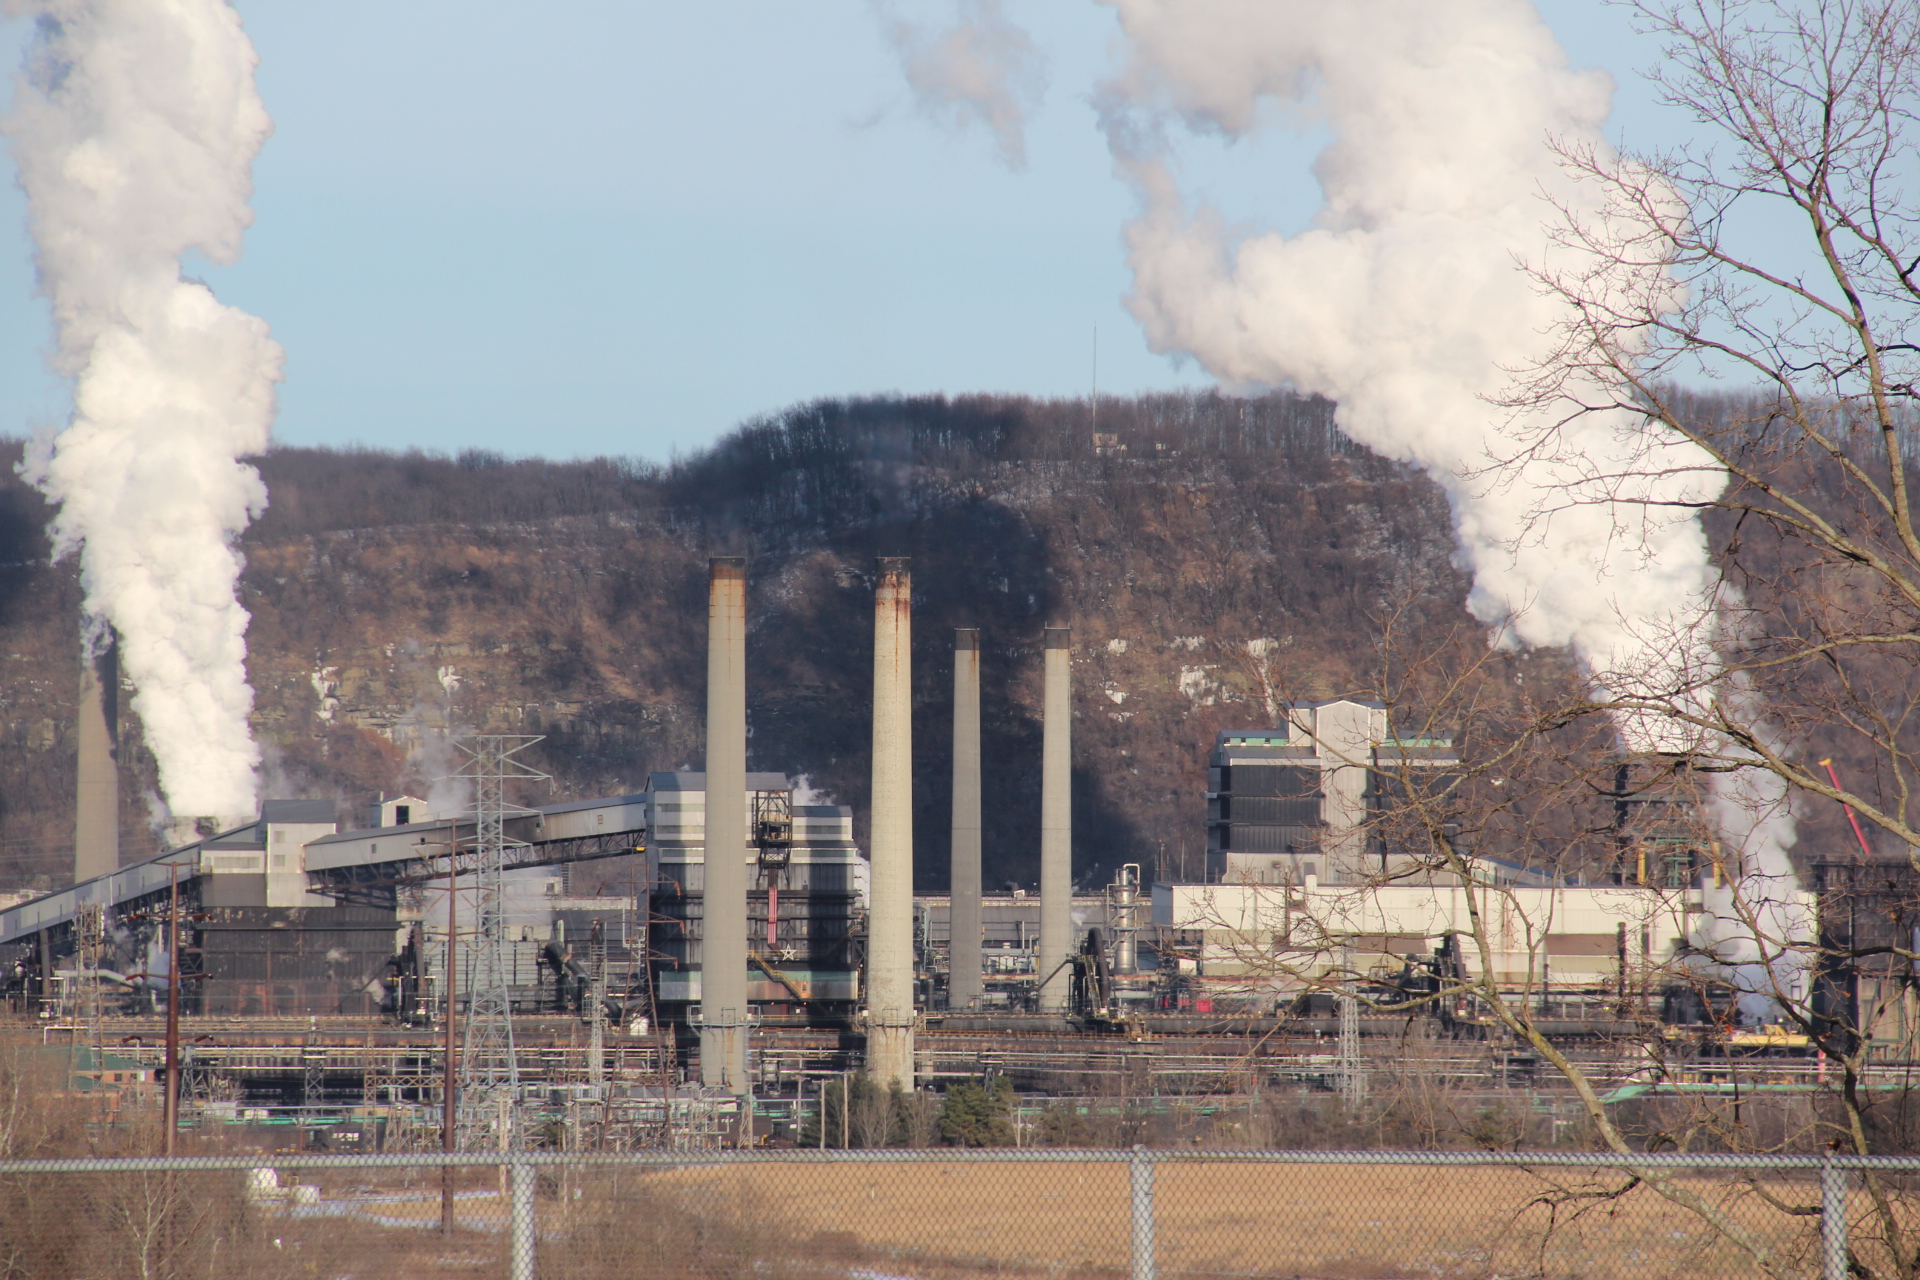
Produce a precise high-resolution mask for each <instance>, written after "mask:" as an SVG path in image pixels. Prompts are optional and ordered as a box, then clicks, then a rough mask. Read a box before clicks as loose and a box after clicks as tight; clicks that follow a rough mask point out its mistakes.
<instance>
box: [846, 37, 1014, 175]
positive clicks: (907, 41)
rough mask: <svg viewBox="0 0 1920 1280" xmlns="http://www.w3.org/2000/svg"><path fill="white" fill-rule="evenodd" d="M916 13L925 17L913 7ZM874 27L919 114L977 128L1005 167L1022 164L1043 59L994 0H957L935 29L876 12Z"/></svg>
mask: <svg viewBox="0 0 1920 1280" xmlns="http://www.w3.org/2000/svg"><path fill="white" fill-rule="evenodd" d="M914 9H915V12H916V14H921V13H924V12H925V8H924V6H923V5H916V6H914ZM881 14H882V25H883V27H884V29H885V31H886V34H887V38H888V40H889V41H891V42H892V44H893V47H894V51H895V53H896V54H897V55H898V56H899V58H900V67H901V70H902V72H903V73H904V74H905V75H906V78H907V84H908V86H909V87H910V88H912V90H913V93H914V97H915V99H916V100H917V101H918V102H919V104H920V109H921V110H922V111H925V112H926V113H927V114H928V115H930V116H932V117H933V118H934V119H935V120H938V121H940V122H942V123H946V124H952V125H956V126H960V127H965V126H967V125H969V124H975V123H978V124H983V125H985V126H986V127H987V128H988V129H989V130H990V131H991V132H992V133H993V137H994V142H995V143H996V144H997V146H998V148H999V151H1000V159H1001V161H1002V162H1003V163H1004V164H1005V165H1006V166H1007V167H1008V168H1010V169H1019V168H1022V167H1024V166H1025V164H1026V162H1027V143H1026V118H1027V115H1028V113H1029V112H1031V111H1032V109H1033V108H1034V106H1035V105H1037V104H1038V102H1039V100H1040V96H1041V94H1042V93H1043V92H1044V91H1045V89H1046V61H1045V59H1044V58H1043V57H1042V56H1041V54H1040V51H1039V50H1038V49H1037V48H1036V47H1035V46H1034V43H1033V40H1032V38H1031V37H1029V36H1028V35H1027V33H1026V32H1025V31H1023V30H1021V29H1020V28H1019V27H1018V26H1016V25H1015V24H1014V23H1012V22H1010V21H1008V19H1007V16H1006V14H1005V13H1004V12H1002V11H1001V8H1000V0H957V3H956V4H955V6H954V21H953V23H952V24H951V25H950V26H947V27H945V28H942V29H940V30H938V31H935V30H931V29H929V28H928V27H927V26H925V25H922V24H921V23H918V22H909V21H907V20H905V19H903V18H901V17H899V16H898V15H897V14H896V13H894V12H893V10H892V9H891V8H888V7H885V6H882V8H881Z"/></svg>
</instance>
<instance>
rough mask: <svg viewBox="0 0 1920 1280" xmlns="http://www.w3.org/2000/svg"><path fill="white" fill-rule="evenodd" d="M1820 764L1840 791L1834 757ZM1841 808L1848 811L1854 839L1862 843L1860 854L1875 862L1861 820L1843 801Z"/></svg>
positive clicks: (1834, 786)
mask: <svg viewBox="0 0 1920 1280" xmlns="http://www.w3.org/2000/svg"><path fill="white" fill-rule="evenodd" d="M1820 763H1821V764H1822V765H1824V766H1826V770H1827V777H1828V778H1829V779H1831V780H1832V782H1833V789H1834V790H1835V791H1838V790H1840V789H1841V788H1840V775H1839V774H1837V773H1835V772H1834V771H1833V757H1832V756H1828V757H1827V758H1826V759H1825V760H1822V761H1821V762H1820ZM1840 807H1841V808H1842V809H1845V810H1846V811H1847V821H1848V822H1850V823H1852V824H1853V838H1854V839H1855V840H1858V841H1859V842H1860V852H1861V853H1863V854H1865V855H1866V858H1867V861H1869V862H1871V861H1873V850H1871V849H1869V848H1867V834H1866V832H1864V831H1862V830H1860V819H1858V818H1856V817H1854V816H1853V806H1852V805H1850V804H1848V803H1847V802H1846V801H1844V800H1842V801H1841V802H1840Z"/></svg>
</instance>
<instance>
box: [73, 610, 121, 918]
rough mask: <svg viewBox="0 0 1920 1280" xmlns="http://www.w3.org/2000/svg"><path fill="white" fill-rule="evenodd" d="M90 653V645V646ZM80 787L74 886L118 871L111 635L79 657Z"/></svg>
mask: <svg viewBox="0 0 1920 1280" xmlns="http://www.w3.org/2000/svg"><path fill="white" fill-rule="evenodd" d="M89 648H90V646H89ZM76 736H77V737H78V738H79V742H80V759H79V766H80V767H79V785H78V787H77V788H76V794H75V797H74V799H75V804H74V817H73V879H74V882H75V883H76V884H77V883H79V882H80V881H82V880H91V879H93V878H94V877H95V876H104V875H106V874H107V873H109V872H111V871H117V870H119V869H120V650H119V646H118V644H117V643H116V642H115V641H114V639H113V638H112V637H111V636H109V637H108V639H107V640H106V642H105V643H104V644H103V645H102V646H101V647H100V651H99V653H97V654H95V653H92V652H90V651H89V652H82V654H81V655H80V724H79V732H78V733H77V735H76Z"/></svg>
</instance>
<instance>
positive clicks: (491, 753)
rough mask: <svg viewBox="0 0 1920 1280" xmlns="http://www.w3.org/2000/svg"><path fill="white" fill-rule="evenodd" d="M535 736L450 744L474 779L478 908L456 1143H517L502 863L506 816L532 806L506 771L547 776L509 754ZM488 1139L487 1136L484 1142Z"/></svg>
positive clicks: (466, 1146) (515, 843)
mask: <svg viewBox="0 0 1920 1280" xmlns="http://www.w3.org/2000/svg"><path fill="white" fill-rule="evenodd" d="M540 740H541V739H540V738H538V737H529V736H525V735H509V734H477V735H475V736H474V737H472V738H470V739H468V740H467V741H466V742H462V743H456V744H455V745H457V746H458V747H459V748H460V749H461V750H462V751H464V752H466V753H467V755H468V757H469V759H468V760H467V763H466V764H465V765H464V766H462V767H461V768H460V770H459V771H458V772H456V773H455V774H454V776H455V777H458V778H470V779H472V780H473V851H474V871H475V876H474V880H475V885H476V888H477V889H478V898H479V902H478V910H477V911H476V912H475V921H476V923H475V929H474V939H473V947H472V950H471V952H470V953H469V958H468V961H467V974H468V981H467V990H468V992H469V993H470V994H469V995H468V997H467V1027H466V1035H465V1037H464V1038H463V1039H462V1042H461V1047H460V1112H459V1139H460V1147H461V1149H462V1150H466V1151H473V1150H478V1149H481V1148H482V1147H493V1148H496V1149H498V1150H513V1149H517V1148H518V1147H519V1146H520V1137H521V1135H520V1133H519V1123H518V1120H519V1102H520V1067H519V1063H518V1062H517V1061H516V1060H515V1057H514V1051H513V1004H512V993H511V992H510V991H509V990H508V982H509V978H510V974H509V970H510V966H509V965H508V963H507V947H508V941H507V897H506V865H507V850H508V849H509V848H524V847H525V842H524V841H520V840H508V839H507V835H506V821H507V818H508V817H516V818H517V817H521V816H523V815H526V814H530V813H532V812H533V810H531V809H523V808H521V807H520V806H519V805H516V804H509V803H507V795H506V788H507V781H508V779H510V778H525V779H530V780H546V779H547V775H546V774H544V773H541V772H540V771H539V770H537V769H535V768H533V767H532V766H530V765H527V764H523V763H521V762H520V761H518V760H515V759H514V758H513V757H514V756H515V755H516V754H518V753H519V752H521V751H524V750H526V749H527V748H528V747H530V746H532V745H533V744H534V743H536V742H539V741H540ZM489 1138H491V1139H492V1141H490V1142H489V1141H488V1139H489Z"/></svg>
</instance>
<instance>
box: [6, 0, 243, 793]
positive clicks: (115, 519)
mask: <svg viewBox="0 0 1920 1280" xmlns="http://www.w3.org/2000/svg"><path fill="white" fill-rule="evenodd" d="M8 9H9V12H11V13H14V14H27V15H31V16H32V17H33V18H34V19H35V20H36V27H35V35H34V40H33V44H32V46H31V48H30V50H29V52H28V56H27V62H26V66H25V69H24V71H23V73H22V75H21V76H20V78H19V80H18V82H17V85H16V90H15V95H14V110H13V113H12V114H11V115H10V116H9V117H8V118H7V120H6V124H5V129H6V133H7V135H8V137H9V139H10V140H11V143H12V149H13V156H14V160H15V162H16V164H17V165H18V166H19V173H20V183H21V186H22V187H24V188H25V190H26V193H27V199H28V205H29V209H30V216H31V221H32V229H33V236H34V241H35V244H36V246H37V249H38V252H37V257H36V264H37V266H38V269H39V281H40V290H41V292H42V293H44V294H45V295H46V296H47V297H48V298H49V299H50V300H51V301H52V304H53V318H54V325H55V328H56V331H57V338H58V343H57V348H56V350H55V352H54V354H53V357H52V363H53V366H54V368H55V369H56V370H57V371H58V372H59V373H61V374H63V375H65V376H67V377H70V378H72V379H73V384H74V393H73V394H74V412H73V417H72V419H71V421H70V422H69V424H68V426H67V428H66V429H65V430H64V431H62V432H61V433H60V434H59V435H58V436H57V437H55V438H53V439H51V440H44V439H43V440H41V441H38V442H36V448H35V449H34V451H33V452H32V454H31V455H30V457H29V459H28V461H27V462H26V463H25V464H24V466H23V471H24V473H25V474H26V475H27V476H28V477H29V478H30V479H31V480H32V481H33V482H34V483H35V484H37V485H38V486H39V487H40V488H41V489H42V490H43V491H44V492H45V493H46V494H47V495H48V496H49V497H51V498H53V499H54V500H55V501H57V502H58V503H59V504H60V512H59V515H58V516H57V517H56V520H55V524H54V541H55V546H56V548H57V550H58V552H59V553H60V554H63V555H64V554H67V553H70V552H72V551H74V550H76V549H78V550H79V552H80V567H81V577H82V582H83V585H84V588H85V592H86V603H85V608H86V610H87V612H88V613H89V614H90V615H92V616H93V617H95V618H99V619H104V620H106V621H107V622H109V623H111V624H112V625H113V626H114V628H115V629H116V630H117V631H118V632H119V635H120V661H121V665H122V668H123V670H124V671H125V672H126V674H127V675H128V676H129V677H130V678H131V679H132V681H133V683H134V686H135V693H134V697H133V707H134V710H135V711H136V712H137V713H138V714H139V716H140V720H141V724H142V726H143V727H144V730H145V735H146V742H147V745H148V746H149V747H150V748H151V749H152V751H153V753H154V757H155V759H156V760H157V761H158V763H159V769H160V785H161V789H162V790H163V791H164V792H165V793H166V798H167V803H168V805H169V807H170V809H171V810H172V812H173V814H174V815H175V816H176V817H196V816H211V817H217V818H243V817H250V816H251V815H252V814H253V813H254V811H255V798H256V796H255V791H256V772H257V769H258V766H259V762H260V753H259V749H258V748H257V747H256V745H255V744H254V741H253V737H252V734H251V732H250V731H249V728H248V724H247V715H248V712H249V711H250V710H251V709H252V707H253V691H252V690H251V689H250V688H249V687H248V685H247V678H246V665H245V664H246V639H245V637H246V629H247V621H248V618H247V613H246V610H244V609H242V608H241V607H240V604H239V602H238V600H237V599H236V598H235V586H236V583H237V581H238V579H239V576H240V569H241V558H240V555H239V553H238V552H237V551H236V550H235V549H234V545H233V543H234V539H235V537H236V536H237V535H238V534H239V532H240V531H241V530H242V529H244V528H245V527H246V525H247V523H248V521H249V520H251V519H252V518H253V517H254V516H256V515H258V514H259V512H260V511H261V510H262V509H264V507H265V506H266V501H267V494H266V488H265V486H264V485H263V484H262V483H261V480H260V476H259V474H258V473H257V472H256V471H255V470H254V469H253V468H252V467H249V466H244V465H242V464H241V463H240V462H239V461H238V459H239V458H240V457H242V456H244V455H246V454H250V453H258V452H260V451H262V450H264V449H265V448H266V446H267V440H268V430H269V427H270V425H271V423H272V420H273V411H274V383H275V382H277V381H278V380H279V378H280V367H281V350H280V347H279V345H278V344H276V343H275V342H274V341H273V340H272V339H271V338H270V337H268V333H267V326H266V324H265V323H264V322H263V321H261V320H259V319H256V318H255V317H253V316H250V315H248V314H246V313H245V312H243V311H239V310H236V309H235V308H233V307H229V306H224V305H222V304H221V303H220V302H219V301H217V300H216V299H215V298H214V296H213V293H212V291H211V290H209V289H208V288H207V287H206V286H205V285H204V284H201V283H199V282H196V281H191V280H186V279H182V278H181V274H180V265H181V262H180V260H181V255H182V254H184V253H186V252H188V251H189V250H198V251H199V252H201V253H203V254H205V255H206V256H207V258H209V259H210V260H212V261H214V262H217V263H229V262H232V261H234V260H235V259H236V258H238V257H239V255H240V248H241V237H242V234H243V233H244V231H245V230H246V228H247V226H248V224H249V223H250V222H251V221H252V213H251V211H250V210H249V209H248V207H247V200H248V198H249V196H250V195H251V194H252V179H251V166H252V163H253V159H254V156H255V155H257V154H258V153H259V150H260V147H261V144H262V143H264V142H265V141H266V138H267V136H268V134H269V133H270V132H271V131H272V122H271V121H270V120H269V119H268V118H267V113H266V110H265V108H264V107H263V106H262V104H261V101H260V97H259V94H258V93H256V92H255V90H254V83H253V71H254V66H255V63H256V61H257V59H256V57H255V55H254V50H253V45H252V43H251V42H250V41H249V40H248V39H247V36H246V34H245V32H243V31H242V30H241V26H240V18H239V15H237V14H236V13H235V12H234V11H233V10H232V9H231V8H230V7H228V5H227V4H225V3H223V2H222V0H8Z"/></svg>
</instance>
